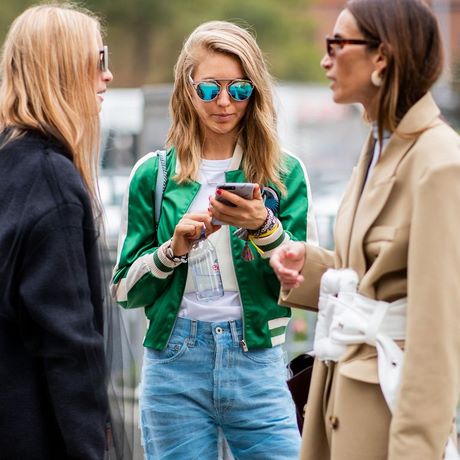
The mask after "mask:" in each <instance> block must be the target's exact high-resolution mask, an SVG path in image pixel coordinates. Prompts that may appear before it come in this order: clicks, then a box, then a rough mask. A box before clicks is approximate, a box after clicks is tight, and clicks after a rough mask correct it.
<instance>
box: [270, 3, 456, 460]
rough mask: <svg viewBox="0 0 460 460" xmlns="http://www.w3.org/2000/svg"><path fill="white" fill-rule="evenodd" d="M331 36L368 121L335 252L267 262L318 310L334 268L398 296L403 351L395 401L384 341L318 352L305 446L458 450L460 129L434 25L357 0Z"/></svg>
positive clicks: (295, 251)
mask: <svg viewBox="0 0 460 460" xmlns="http://www.w3.org/2000/svg"><path fill="white" fill-rule="evenodd" d="M327 45H328V46H327V54H326V55H325V56H324V58H323V60H322V61H321V65H322V67H323V68H324V69H325V71H326V76H327V77H328V78H329V79H330V80H331V82H332V83H331V90H332V92H333V98H334V100H335V102H338V103H356V102H357V103H361V104H362V105H363V106H364V108H365V113H366V116H367V118H368V119H369V120H370V121H371V122H372V124H373V129H372V131H371V133H370V135H369V138H368V140H367V142H366V144H365V146H364V148H363V151H362V153H361V156H360V159H359V162H358V165H357V167H356V168H355V170H354V171H353V174H352V177H351V180H350V183H349V185H348V188H347V190H346V192H345V195H344V199H343V201H342V204H341V206H340V209H339V212H338V215H337V221H336V230H335V251H326V250H324V249H322V248H318V247H314V246H312V245H309V244H305V243H298V242H297V243H290V244H287V245H284V246H282V247H281V248H279V249H278V250H277V251H276V252H275V254H274V255H273V256H272V259H271V264H272V266H273V268H274V269H275V272H276V273H277V275H278V277H279V279H280V281H281V283H282V288H283V290H282V293H281V301H282V303H283V304H284V305H289V306H292V307H299V308H307V309H312V310H317V309H318V303H319V292H320V280H321V277H322V275H323V273H324V272H325V271H326V270H327V269H328V268H336V269H342V268H351V269H353V270H354V271H355V272H356V273H357V275H358V280H359V284H358V293H359V294H360V295H361V296H364V297H365V298H367V299H372V300H371V302H372V301H375V300H378V301H384V302H385V303H388V302H394V301H397V300H398V299H402V301H403V302H405V305H406V316H405V318H404V321H405V323H404V329H405V340H400V341H398V342H397V343H398V344H399V345H400V346H401V347H402V348H403V349H404V361H403V364H402V366H401V369H402V370H401V374H400V378H399V381H398V385H397V387H396V391H395V400H394V401H395V402H394V407H393V408H392V410H390V409H389V405H388V404H387V402H386V399H385V397H384V394H383V392H382V386H381V385H382V382H381V380H382V379H381V378H379V375H378V364H377V350H376V347H375V346H373V345H371V344H368V343H356V344H352V345H348V346H346V347H345V348H344V350H345V351H344V353H343V354H341V356H340V358H339V359H338V360H337V361H336V362H332V361H330V360H322V359H321V358H320V357H317V359H316V361H315V366H314V370H313V379H312V383H311V388H310V394H309V400H308V404H307V406H306V413H305V425H304V431H303V447H302V454H301V458H302V459H304V460H326V459H332V460H387V459H388V460H441V459H442V458H446V459H447V458H458V454H457V453H456V451H455V447H453V443H452V441H449V448H450V449H451V450H450V451H449V452H450V455H451V456H449V455H448V454H447V451H446V449H447V447H446V445H447V444H448V439H449V436H451V437H453V435H454V417H455V411H456V406H457V402H458V396H459V393H460V289H459V284H458V279H459V276H460V238H458V228H459V224H460V212H459V203H460V140H459V136H458V135H457V134H456V133H455V132H454V131H453V130H452V129H451V128H450V127H449V126H448V125H447V124H446V123H445V122H444V121H442V119H441V118H440V112H439V109H438V107H437V106H436V104H435V102H434V100H433V98H432V96H431V94H430V92H429V90H430V87H431V86H432V85H433V84H434V82H435V81H436V80H437V78H438V77H439V75H440V73H441V71H442V46H441V42H440V36H439V30H438V26H437V23H436V20H435V18H434V16H433V14H432V12H431V11H430V9H429V7H427V6H426V4H425V3H424V2H422V1H419V0H352V1H350V2H348V3H347V6H346V9H344V10H343V11H342V13H341V14H340V16H339V17H338V19H337V22H336V25H335V28H334V35H333V37H332V38H329V39H327ZM382 305H383V303H382ZM339 326H342V325H340V324H339ZM317 331H318V329H317ZM317 333H318V332H317ZM364 342H365V340H364ZM398 351H399V350H398ZM445 452H446V456H445V457H443V455H444V453H445Z"/></svg>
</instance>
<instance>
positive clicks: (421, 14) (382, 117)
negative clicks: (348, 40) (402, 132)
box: [346, 0, 443, 135]
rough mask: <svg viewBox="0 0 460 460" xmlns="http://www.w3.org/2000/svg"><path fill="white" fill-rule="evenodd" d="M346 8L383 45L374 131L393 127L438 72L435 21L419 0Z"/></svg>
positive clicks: (362, 0)
mask: <svg viewBox="0 0 460 460" xmlns="http://www.w3.org/2000/svg"><path fill="white" fill-rule="evenodd" d="M346 8H347V9H348V10H349V11H350V13H351V14H352V15H353V17H354V18H355V20H356V22H357V24H358V27H359V29H360V31H361V32H362V34H363V35H364V37H365V38H367V39H372V40H377V41H378V42H380V43H381V44H382V48H383V52H384V54H385V56H386V57H387V60H388V65H387V67H386V69H385V70H384V73H383V74H382V75H381V76H382V79H383V85H382V86H381V87H380V91H379V95H378V103H377V124H378V129H379V135H381V133H382V132H383V129H387V130H389V131H391V132H393V131H395V130H396V127H397V125H398V124H399V122H400V121H401V119H402V117H403V116H404V114H405V113H406V112H407V111H408V110H409V109H410V108H411V107H412V106H413V105H414V104H415V103H416V102H417V101H418V100H419V99H420V98H421V97H422V96H423V95H424V94H426V93H427V92H428V91H429V90H430V88H431V87H432V86H433V84H434V83H435V82H436V80H437V79H438V78H439V76H440V75H441V72H442V69H443V52H442V43H441V36H440V32H439V27H438V23H437V20H436V18H435V16H434V14H433V12H432V11H431V10H430V8H429V7H428V6H427V5H426V4H425V3H424V2H423V1H422V0H350V1H348V3H347V5H346Z"/></svg>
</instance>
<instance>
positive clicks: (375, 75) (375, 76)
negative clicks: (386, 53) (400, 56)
mask: <svg viewBox="0 0 460 460" xmlns="http://www.w3.org/2000/svg"><path fill="white" fill-rule="evenodd" d="M371 82H372V84H373V85H374V86H377V88H379V87H380V86H382V85H383V79H382V76H381V75H380V74H379V72H378V70H374V71H373V72H372V73H371Z"/></svg>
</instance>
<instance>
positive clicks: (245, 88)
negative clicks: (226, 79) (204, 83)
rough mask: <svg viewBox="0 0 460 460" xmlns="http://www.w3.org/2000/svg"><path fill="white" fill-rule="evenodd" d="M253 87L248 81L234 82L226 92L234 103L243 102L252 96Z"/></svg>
mask: <svg viewBox="0 0 460 460" xmlns="http://www.w3.org/2000/svg"><path fill="white" fill-rule="evenodd" d="M253 89H254V86H253V85H252V83H250V82H248V81H235V82H233V83H232V84H231V85H229V87H228V92H229V93H230V96H232V98H233V99H235V101H245V100H246V99H249V98H250V97H251V94H252V90H253Z"/></svg>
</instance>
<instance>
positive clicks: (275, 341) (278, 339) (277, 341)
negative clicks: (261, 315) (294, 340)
mask: <svg viewBox="0 0 460 460" xmlns="http://www.w3.org/2000/svg"><path fill="white" fill-rule="evenodd" d="M284 342H286V334H281V335H276V336H275V337H272V346H273V347H276V345H282V344H283V343H284Z"/></svg>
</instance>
